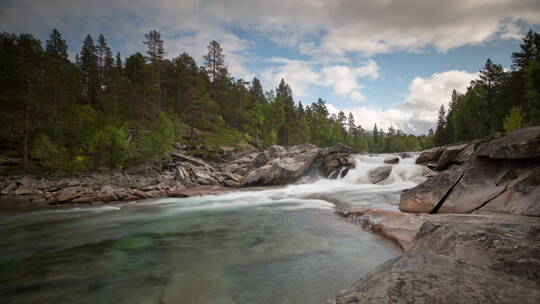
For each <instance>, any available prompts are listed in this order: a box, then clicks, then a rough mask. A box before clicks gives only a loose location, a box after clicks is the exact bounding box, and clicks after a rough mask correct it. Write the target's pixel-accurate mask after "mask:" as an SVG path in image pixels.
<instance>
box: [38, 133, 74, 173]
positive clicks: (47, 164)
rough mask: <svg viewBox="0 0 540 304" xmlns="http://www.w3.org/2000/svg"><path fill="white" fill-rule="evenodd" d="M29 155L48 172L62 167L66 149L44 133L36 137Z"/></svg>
mask: <svg viewBox="0 0 540 304" xmlns="http://www.w3.org/2000/svg"><path fill="white" fill-rule="evenodd" d="M30 155H31V156H32V158H34V159H36V160H38V161H39V162H40V164H41V166H42V167H43V168H44V169H45V171H47V172H49V173H50V172H54V171H57V170H60V171H62V169H64V166H65V161H66V159H65V157H66V151H64V150H63V149H62V147H59V146H58V145H56V144H54V143H53V142H52V141H51V139H50V138H49V137H48V136H47V135H46V134H40V135H38V136H37V137H36V139H35V141H34V143H33V145H32V150H31V154H30Z"/></svg>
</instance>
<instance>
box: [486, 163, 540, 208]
mask: <svg viewBox="0 0 540 304" xmlns="http://www.w3.org/2000/svg"><path fill="white" fill-rule="evenodd" d="M508 172H509V174H507V175H514V174H515V178H514V179H512V180H511V181H510V183H507V184H508V185H507V186H506V190H505V191H504V192H503V193H501V194H500V195H499V196H497V197H495V198H494V199H493V200H491V201H489V202H488V203H487V204H486V205H485V206H483V207H482V208H480V209H479V210H480V211H491V212H504V213H513V214H522V215H529V216H540V203H539V202H540V168H538V167H537V168H535V169H531V170H526V171H521V172H519V171H518V170H510V171H508ZM512 177H513V176H512ZM499 182H501V181H499Z"/></svg>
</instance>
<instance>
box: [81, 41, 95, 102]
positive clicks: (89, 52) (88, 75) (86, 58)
mask: <svg viewBox="0 0 540 304" xmlns="http://www.w3.org/2000/svg"><path fill="white" fill-rule="evenodd" d="M79 58H80V66H81V70H82V72H83V87H84V94H85V96H86V99H87V101H88V103H89V104H96V102H97V96H98V90H99V69H98V56H97V54H96V47H95V45H94V40H93V39H92V36H90V34H88V35H86V38H85V39H84V42H83V46H82V49H81V54H80V57H79Z"/></svg>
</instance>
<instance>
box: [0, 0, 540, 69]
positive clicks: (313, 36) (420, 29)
mask: <svg viewBox="0 0 540 304" xmlns="http://www.w3.org/2000/svg"><path fill="white" fill-rule="evenodd" d="M524 23H525V24H529V25H534V24H540V2H539V1H537V0H520V1H515V0H454V1H433V0H418V1H396V0H367V1H354V0H350V1H345V0H344V1H313V0H273V1H269V0H257V1H249V4H246V1H244V0H229V1H220V0H209V1H202V0H183V1H175V0H155V1H143V0H132V1H129V4H126V1H121V0H94V1H86V2H83V1H70V0H49V1H33V0H4V1H2V9H1V10H0V26H1V27H2V28H4V29H7V30H14V31H31V32H41V31H43V30H46V31H49V30H50V28H51V27H58V28H60V30H61V32H64V31H65V32H67V33H75V32H78V31H82V32H92V33H94V32H104V33H105V34H107V35H114V36H115V37H116V38H118V39H123V40H127V39H133V38H132V35H133V34H135V33H139V34H141V33H144V32H147V31H148V30H150V29H157V30H160V31H162V32H163V33H164V34H166V35H167V34H171V35H170V36H174V35H177V34H178V32H181V33H184V34H186V33H191V34H193V33H195V36H197V35H199V33H204V32H210V33H212V34H216V33H218V34H219V35H221V36H226V35H231V36H237V35H235V34H233V31H232V27H240V28H242V29H244V30H249V31H256V32H261V33H263V34H264V35H265V37H268V38H269V39H270V40H272V41H274V42H276V43H278V44H279V45H280V46H287V47H293V48H297V49H298V50H299V51H301V52H303V53H305V54H308V55H310V56H313V58H316V59H317V60H318V61H320V62H347V60H348V58H347V54H348V53H350V52H357V53H360V54H364V55H367V56H369V55H373V54H377V53H388V52H396V51H401V50H405V51H419V50H422V49H423V48H425V47H427V46H433V47H435V48H437V49H438V50H440V51H446V50H448V49H451V48H454V47H459V46H462V45H466V44H479V43H484V42H487V41H490V40H492V39H495V38H512V39H514V38H519V37H520V36H521V34H522V32H523V30H524V28H523V26H524ZM113 31H114V32H113ZM111 32H113V33H111ZM78 35H79V36H80V33H78ZM213 38H216V37H213ZM236 38H238V37H236ZM236 38H227V37H225V38H224V39H225V40H228V39H230V41H232V40H235V39H236ZM79 39H81V38H79ZM228 41H229V40H228ZM207 42H208V41H206V42H205V43H207ZM228 51H229V52H235V51H234V50H232V49H229V50H228Z"/></svg>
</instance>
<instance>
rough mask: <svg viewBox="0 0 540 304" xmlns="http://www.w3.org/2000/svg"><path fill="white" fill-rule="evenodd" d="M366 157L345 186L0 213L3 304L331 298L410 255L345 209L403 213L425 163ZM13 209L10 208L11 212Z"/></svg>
mask: <svg viewBox="0 0 540 304" xmlns="http://www.w3.org/2000/svg"><path fill="white" fill-rule="evenodd" d="M382 159H383V156H377V157H369V156H356V157H355V161H356V163H357V169H354V170H351V171H350V172H349V174H348V175H347V176H346V177H345V178H344V179H341V180H325V179H321V180H318V181H315V182H307V181H305V183H303V184H297V185H289V186H286V187H279V188H272V189H264V190H258V189H250V190H244V191H239V192H235V193H229V194H225V195H220V196H204V197H196V198H185V199H177V198H167V199H159V200H146V201H138V202H131V203H125V204H119V205H105V206H89V207H76V208H65V209H47V210H33V209H25V210H20V209H17V208H13V207H12V206H9V207H4V208H0V217H1V218H2V221H1V222H0V235H1V238H0V302H1V303H321V302H324V300H326V299H327V298H329V297H331V296H333V295H335V294H336V293H338V292H339V291H340V290H342V289H344V288H346V287H347V286H348V285H349V284H350V283H351V282H352V281H354V280H355V279H357V278H359V277H361V276H363V275H365V274H366V273H367V272H369V271H370V270H372V269H374V268H375V267H376V266H377V265H379V264H380V263H382V262H384V261H386V260H388V259H390V258H392V257H394V256H396V255H398V254H399V249H398V248H397V247H396V246H395V245H394V244H393V243H391V242H390V241H388V240H385V239H382V238H381V237H379V236H378V235H375V234H372V233H370V232H367V231H363V230H362V229H361V228H360V227H359V226H357V225H354V224H351V223H349V222H346V221H344V220H343V219H342V218H340V217H338V216H336V215H335V214H333V206H334V204H333V203H348V204H354V205H367V204H369V205H373V206H377V207H380V208H397V207H396V206H397V203H398V201H399V193H400V191H402V190H403V189H405V188H409V187H412V186H414V185H415V184H416V183H418V182H419V177H418V176H419V173H420V170H421V168H420V167H418V166H415V165H414V160H413V159H405V160H401V164H399V165H396V166H394V170H393V171H394V172H393V173H392V175H391V177H390V178H389V182H388V184H386V185H371V184H367V183H366V182H367V175H366V174H367V171H368V170H369V169H370V168H374V167H377V166H380V165H381V164H382ZM4 206H6V205H4Z"/></svg>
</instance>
